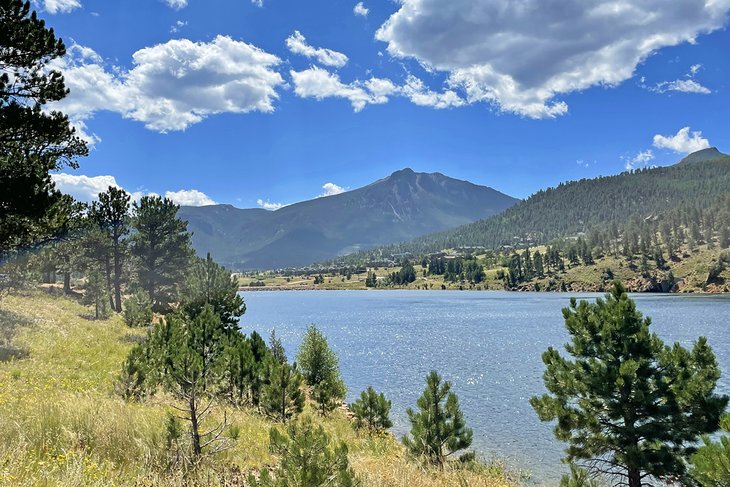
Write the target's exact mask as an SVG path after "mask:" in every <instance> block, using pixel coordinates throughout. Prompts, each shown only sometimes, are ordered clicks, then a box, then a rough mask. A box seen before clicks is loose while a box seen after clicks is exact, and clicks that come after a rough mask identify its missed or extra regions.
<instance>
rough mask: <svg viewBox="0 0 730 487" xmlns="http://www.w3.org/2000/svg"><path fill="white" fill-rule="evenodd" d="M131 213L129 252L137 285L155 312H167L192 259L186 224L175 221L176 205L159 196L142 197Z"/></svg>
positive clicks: (176, 219) (176, 295)
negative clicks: (134, 263)
mask: <svg viewBox="0 0 730 487" xmlns="http://www.w3.org/2000/svg"><path fill="white" fill-rule="evenodd" d="M133 209H134V216H133V220H132V221H133V228H134V230H135V232H136V233H135V234H134V235H133V236H132V238H131V241H132V247H131V250H132V254H133V255H134V256H135V257H136V259H137V279H138V282H139V285H140V286H141V287H142V288H143V289H144V290H145V291H147V294H148V295H149V297H150V301H152V305H153V307H154V308H155V310H158V311H168V310H169V306H170V304H171V303H172V302H174V301H176V300H177V297H178V291H179V287H180V286H181V284H182V282H183V280H184V277H185V273H186V272H187V271H188V267H189V265H190V259H191V258H192V255H193V251H192V247H191V244H190V234H189V233H188V231H187V222H185V221H183V220H180V219H178V218H177V211H178V209H179V206H178V205H176V204H175V203H173V202H172V201H171V200H169V199H167V198H165V199H162V198H160V197H159V196H143V197H142V199H140V201H139V202H135V203H134V205H133Z"/></svg>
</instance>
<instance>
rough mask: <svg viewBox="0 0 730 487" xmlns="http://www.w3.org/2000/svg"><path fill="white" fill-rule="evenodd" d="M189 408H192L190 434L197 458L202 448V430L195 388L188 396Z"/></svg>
mask: <svg viewBox="0 0 730 487" xmlns="http://www.w3.org/2000/svg"><path fill="white" fill-rule="evenodd" d="M188 408H189V409H190V436H191V437H192V440H193V453H194V454H195V458H196V459H197V458H198V457H200V454H201V453H202V449H201V448H200V430H199V425H198V404H197V402H196V397H195V390H193V391H192V392H191V393H190V396H189V398H188Z"/></svg>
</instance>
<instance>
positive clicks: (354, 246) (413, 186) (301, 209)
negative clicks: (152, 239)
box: [179, 169, 518, 270]
mask: <svg viewBox="0 0 730 487" xmlns="http://www.w3.org/2000/svg"><path fill="white" fill-rule="evenodd" d="M517 201H518V200H517V199H515V198H512V197H510V196H507V195H505V194H503V193H500V192H499V191H496V190H494V189H492V188H489V187H485V186H478V185H475V184H472V183H469V182H467V181H461V180H457V179H452V178H449V177H446V176H444V175H443V174H439V173H432V174H426V173H416V172H414V171H412V170H411V169H403V170H400V171H396V172H394V173H393V174H392V175H390V176H389V177H387V178H384V179H381V180H379V181H376V182H374V183H372V184H370V185H368V186H365V187H363V188H359V189H356V190H353V191H348V192H345V193H342V194H338V195H334V196H328V197H324V198H316V199H314V200H309V201H304V202H301V203H296V204H293V205H290V206H286V207H284V208H281V209H280V210H277V211H272V212H269V211H264V210H259V209H248V210H241V209H237V208H234V207H232V206H227V205H215V206H204V207H197V208H196V207H183V208H181V209H180V213H179V216H180V217H181V218H183V219H185V220H188V228H189V230H191V231H192V232H193V245H194V247H195V249H196V251H197V252H198V253H199V254H201V255H204V254H205V253H206V252H211V254H212V255H213V257H214V258H215V259H216V260H218V261H220V262H222V263H224V264H226V265H227V266H230V267H232V268H234V269H237V270H243V269H266V268H282V267H291V266H304V265H308V264H311V263H313V262H316V261H321V260H325V259H331V258H333V257H336V256H337V255H342V254H345V253H348V252H353V251H356V250H359V249H368V248H372V247H374V246H377V245H383V244H389V243H394V242H400V241H404V240H410V239H413V238H415V237H417V236H419V235H424V234H428V233H433V232H438V231H442V230H446V229H449V228H454V227H458V226H459V225H464V224H466V223H471V222H473V221H476V220H478V219H480V218H485V217H488V216H491V215H494V214H496V213H499V212H501V211H503V210H504V209H506V208H508V207H510V206H512V205H513V204H515V203H516V202H517Z"/></svg>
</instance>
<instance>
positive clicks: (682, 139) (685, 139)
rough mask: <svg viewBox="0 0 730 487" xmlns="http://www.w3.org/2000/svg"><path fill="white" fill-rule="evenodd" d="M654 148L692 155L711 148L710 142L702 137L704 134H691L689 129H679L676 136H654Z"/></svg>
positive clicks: (697, 132) (696, 132) (698, 132)
mask: <svg viewBox="0 0 730 487" xmlns="http://www.w3.org/2000/svg"><path fill="white" fill-rule="evenodd" d="M654 147H656V148H658V149H670V150H673V151H674V152H677V153H680V154H690V153H692V152H697V151H698V150H702V149H707V148H709V147H710V141H709V140H707V139H706V138H704V137H702V132H700V131H699V130H698V131H695V132H690V129H689V127H684V128H681V129H679V131H678V132H677V133H676V134H675V135H660V134H657V135H655V136H654Z"/></svg>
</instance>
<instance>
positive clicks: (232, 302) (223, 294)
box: [182, 253, 246, 332]
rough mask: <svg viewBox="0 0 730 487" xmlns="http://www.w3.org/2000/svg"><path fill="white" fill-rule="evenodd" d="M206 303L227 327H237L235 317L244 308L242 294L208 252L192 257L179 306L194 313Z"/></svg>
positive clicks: (236, 282)
mask: <svg viewBox="0 0 730 487" xmlns="http://www.w3.org/2000/svg"><path fill="white" fill-rule="evenodd" d="M207 304H208V305H210V306H212V307H213V310H214V311H215V312H216V314H217V315H218V316H219V317H220V319H221V323H223V325H224V327H225V328H226V329H227V330H229V331H236V332H237V331H238V319H239V318H240V317H241V316H242V315H243V314H244V313H245V312H246V305H245V304H244V302H243V298H242V297H241V296H240V295H239V294H238V281H237V280H236V279H235V278H233V277H232V276H231V272H230V271H229V270H228V269H226V268H225V267H223V266H221V265H219V264H217V263H216V262H215V261H214V260H213V258H212V257H211V256H210V253H208V255H207V256H206V258H205V259H200V258H195V259H194V262H193V264H192V266H191V268H190V271H189V272H188V277H187V279H186V280H185V284H184V291H183V296H182V309H183V311H185V312H186V313H188V314H191V315H195V314H197V313H199V312H200V310H201V309H202V308H203V307H204V306H205V305H207Z"/></svg>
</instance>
